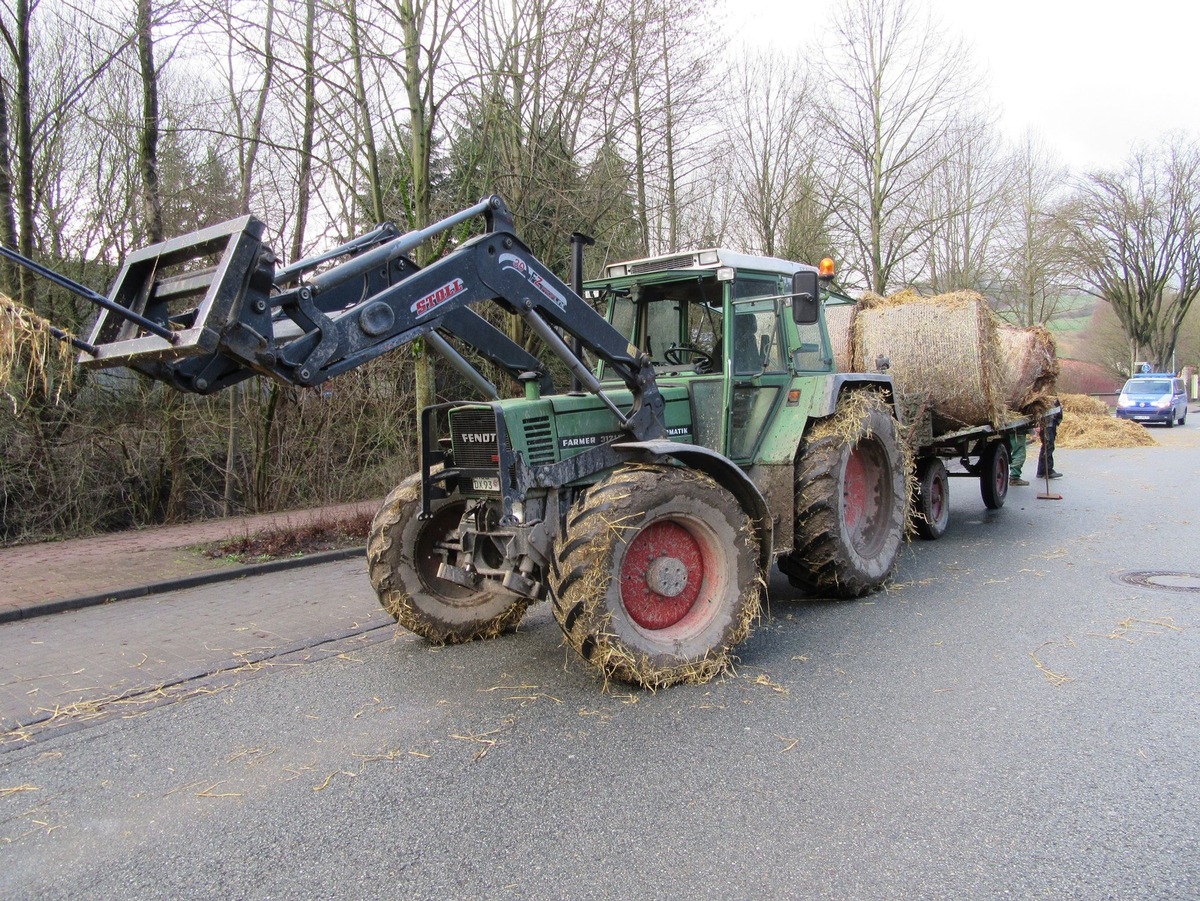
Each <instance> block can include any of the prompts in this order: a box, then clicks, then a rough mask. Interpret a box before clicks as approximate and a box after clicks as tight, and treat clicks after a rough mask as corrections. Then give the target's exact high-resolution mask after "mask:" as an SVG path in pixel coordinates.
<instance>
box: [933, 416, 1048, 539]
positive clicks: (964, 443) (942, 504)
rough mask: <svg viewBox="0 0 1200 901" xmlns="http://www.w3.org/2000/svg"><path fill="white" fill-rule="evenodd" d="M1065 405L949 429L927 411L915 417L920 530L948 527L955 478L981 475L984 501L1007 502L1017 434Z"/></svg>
mask: <svg viewBox="0 0 1200 901" xmlns="http://www.w3.org/2000/svg"><path fill="white" fill-rule="evenodd" d="M1061 409H1062V408H1061V407H1059V406H1057V405H1056V406H1053V407H1050V408H1049V409H1047V410H1046V411H1045V412H1043V413H1037V414H1012V415H1011V416H1009V417H1008V418H1006V419H1005V420H1004V421H1003V423H1002V424H1000V425H998V426H997V425H990V424H988V425H978V426H968V427H967V428H963V429H958V430H955V431H949V432H935V429H934V425H933V417H932V416H931V415H929V414H928V413H926V414H924V415H921V416H918V417H916V421H915V422H914V423H913V427H912V430H911V434H912V436H913V439H912V446H913V457H914V460H913V463H914V469H915V473H916V487H915V491H914V496H913V506H912V517H913V524H914V526H915V528H916V532H917V534H918V535H919V536H920V537H921V538H925V539H927V540H930V541H932V540H936V539H938V538H940V537H941V536H942V534H943V533H944V532H945V531H946V526H947V524H948V523H949V521H950V483H949V480H950V479H951V478H964V479H978V480H979V493H980V494H981V495H982V496H983V503H984V505H985V506H986V507H987V508H988V509H989V510H998V509H1000V508H1001V507H1003V506H1004V499H1005V498H1006V497H1007V496H1008V483H1009V472H1010V464H1011V460H1010V449H1011V443H1012V439H1013V438H1015V437H1016V436H1018V435H1021V436H1024V435H1027V434H1028V433H1029V432H1031V431H1033V430H1034V429H1036V428H1038V427H1039V425H1040V424H1041V423H1042V422H1044V421H1045V420H1047V419H1048V418H1050V417H1052V416H1054V415H1055V414H1056V413H1058V412H1060V411H1061ZM946 460H950V461H956V462H957V463H958V464H959V466H960V468H958V469H949V468H947V466H946V464H945V462H944V461H946Z"/></svg>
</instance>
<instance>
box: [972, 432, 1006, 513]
mask: <svg viewBox="0 0 1200 901" xmlns="http://www.w3.org/2000/svg"><path fill="white" fill-rule="evenodd" d="M1008 467H1009V456H1008V442H1007V441H992V442H990V443H989V444H988V445H987V447H985V448H984V449H983V453H982V454H980V457H979V493H980V494H982V495H983V504H984V506H985V507H987V508H988V509H989V510H999V509H1000V508H1001V507H1003V506H1004V499H1005V498H1006V497H1008Z"/></svg>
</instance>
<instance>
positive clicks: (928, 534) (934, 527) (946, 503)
mask: <svg viewBox="0 0 1200 901" xmlns="http://www.w3.org/2000/svg"><path fill="white" fill-rule="evenodd" d="M949 523H950V476H949V473H947V472H946V464H944V463H943V462H942V461H941V460H940V459H939V458H937V457H926V458H925V459H924V460H921V461H920V462H919V463H918V464H917V488H916V497H915V498H914V500H913V526H914V527H915V528H916V530H917V534H918V535H920V536H921V537H922V538H924V539H925V540H926V541H936V540H937V539H939V538H941V537H942V535H944V534H945V533H946V526H947V525H949Z"/></svg>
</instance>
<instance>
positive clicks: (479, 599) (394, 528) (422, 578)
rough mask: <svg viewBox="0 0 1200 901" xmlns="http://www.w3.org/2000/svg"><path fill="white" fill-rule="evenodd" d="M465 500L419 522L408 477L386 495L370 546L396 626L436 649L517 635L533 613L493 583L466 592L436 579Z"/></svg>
mask: <svg viewBox="0 0 1200 901" xmlns="http://www.w3.org/2000/svg"><path fill="white" fill-rule="evenodd" d="M465 508H466V501H465V500H464V499H463V498H461V497H459V496H457V495H451V496H450V497H448V498H443V499H441V500H435V501H434V502H433V504H432V513H433V515H432V517H431V518H429V519H427V520H422V519H421V518H420V513H421V480H420V477H419V476H417V475H413V476H410V477H409V478H407V479H405V480H404V481H403V482H401V483H400V485H399V486H397V488H396V489H395V490H394V491H392V493H391V494H389V495H388V497H387V499H386V500H385V501H384V502H383V506H382V507H381V508H380V509H379V512H378V513H377V514H375V520H374V522H372V524H371V534H370V538H369V539H368V542H367V562H368V566H369V571H370V576H371V584H372V585H373V586H374V588H375V593H376V594H377V595H378V596H379V603H380V604H381V605H382V606H383V609H384V610H386V611H387V612H388V613H390V614H391V615H392V616H394V617H395V618H396V622H397V623H399V624H400V625H401V626H403V627H404V628H406V629H408V630H409V631H410V632H414V633H416V634H417V635H420V636H421V637H423V638H426V639H428V640H429V641H432V642H434V643H435V644H458V643H460V642H464V641H471V640H472V639H476V638H494V637H496V636H497V635H500V634H501V633H503V632H508V631H510V630H512V629H514V628H516V626H517V623H519V622H520V621H521V617H522V616H523V615H524V614H525V608H526V607H528V606H529V600H528V599H527V598H523V597H520V596H518V595H514V594H512V593H510V592H508V591H506V590H505V589H504V588H502V587H500V586H499V585H497V584H496V583H495V582H494V581H492V580H490V579H484V580H482V581H481V582H480V583H479V585H477V586H475V587H474V588H469V587H467V586H464V585H459V584H458V583H456V582H450V581H447V580H445V579H440V578H438V575H437V571H438V565H439V564H440V563H441V562H442V561H443V560H444V559H445V558H444V557H443V556H442V555H441V554H439V553H438V552H437V550H436V549H437V546H438V544H439V543H441V542H443V541H445V540H446V539H447V538H449V537H452V536H453V533H454V531H455V529H456V528H457V526H458V523H459V520H460V519H461V518H462V514H463V510H464V509H465Z"/></svg>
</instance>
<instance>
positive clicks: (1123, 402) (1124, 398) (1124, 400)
mask: <svg viewBox="0 0 1200 901" xmlns="http://www.w3.org/2000/svg"><path fill="white" fill-rule="evenodd" d="M1117 406H1118V407H1128V406H1129V396H1128V395H1126V394H1122V395H1121V396H1120V397H1118V398H1117Z"/></svg>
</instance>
